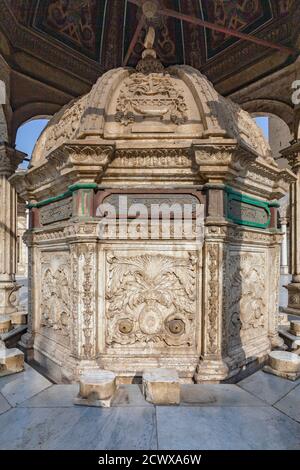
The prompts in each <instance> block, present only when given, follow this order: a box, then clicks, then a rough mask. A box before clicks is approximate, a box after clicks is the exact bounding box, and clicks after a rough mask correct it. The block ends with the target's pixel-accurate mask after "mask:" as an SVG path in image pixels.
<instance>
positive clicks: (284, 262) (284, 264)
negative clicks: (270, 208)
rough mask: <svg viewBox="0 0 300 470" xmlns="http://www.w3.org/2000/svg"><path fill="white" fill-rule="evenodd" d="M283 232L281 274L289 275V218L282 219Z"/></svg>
mask: <svg viewBox="0 0 300 470" xmlns="http://www.w3.org/2000/svg"><path fill="white" fill-rule="evenodd" d="M281 231H282V235H283V236H282V242H281V263H280V272H281V274H283V275H287V274H288V273H289V266H288V240H287V218H282V219H281Z"/></svg>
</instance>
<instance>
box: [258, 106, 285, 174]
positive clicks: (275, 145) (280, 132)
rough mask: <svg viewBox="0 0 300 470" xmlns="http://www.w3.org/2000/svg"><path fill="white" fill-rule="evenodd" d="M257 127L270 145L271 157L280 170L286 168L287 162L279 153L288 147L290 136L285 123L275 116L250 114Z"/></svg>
mask: <svg viewBox="0 0 300 470" xmlns="http://www.w3.org/2000/svg"><path fill="white" fill-rule="evenodd" d="M252 116H253V118H254V119H255V121H256V123H257V125H258V126H259V127H260V128H261V129H262V131H263V133H264V136H265V138H266V139H267V141H268V142H269V144H270V147H271V150H272V153H273V156H274V158H275V160H276V162H277V163H278V165H279V167H280V168H287V167H288V162H287V160H286V159H285V158H282V156H281V154H280V152H281V150H283V149H284V148H286V147H288V146H289V143H290V141H291V139H292V134H291V131H290V129H289V126H288V125H287V124H286V122H285V121H284V120H283V119H281V118H280V117H278V116H276V115H275V114H271V113H268V114H265V113H252Z"/></svg>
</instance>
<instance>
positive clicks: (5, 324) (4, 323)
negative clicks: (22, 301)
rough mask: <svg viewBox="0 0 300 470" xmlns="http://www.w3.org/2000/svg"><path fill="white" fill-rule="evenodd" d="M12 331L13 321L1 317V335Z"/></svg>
mask: <svg viewBox="0 0 300 470" xmlns="http://www.w3.org/2000/svg"><path fill="white" fill-rule="evenodd" d="M11 329H12V324H11V319H10V317H8V316H3V317H0V334H3V333H8V332H9V331H10V330H11Z"/></svg>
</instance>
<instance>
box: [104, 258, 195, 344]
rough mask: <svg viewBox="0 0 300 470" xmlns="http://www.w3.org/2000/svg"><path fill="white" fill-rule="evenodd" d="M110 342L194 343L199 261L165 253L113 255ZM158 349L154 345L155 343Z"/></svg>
mask: <svg viewBox="0 0 300 470" xmlns="http://www.w3.org/2000/svg"><path fill="white" fill-rule="evenodd" d="M107 261H108V265H109V274H108V286H107V291H106V301H107V308H106V320H107V336H106V342H107V344H108V345H113V344H114V343H117V344H126V345H130V344H132V345H133V344H135V343H142V344H144V345H146V344H149V343H152V344H158V346H160V343H163V344H167V345H169V346H182V345H185V346H186V345H188V346H190V345H192V344H193V343H194V331H193V330H194V328H191V326H192V325H193V324H194V321H195V313H196V271H197V259H196V256H195V255H194V254H192V253H189V256H188V257H181V258H177V257H172V256H164V255H160V254H155V255H152V254H151V255H150V254H145V255H141V256H132V257H119V256H115V255H113V254H112V255H109V256H108V257H107ZM152 347H153V346H152Z"/></svg>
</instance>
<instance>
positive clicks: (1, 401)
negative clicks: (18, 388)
mask: <svg viewBox="0 0 300 470" xmlns="http://www.w3.org/2000/svg"><path fill="white" fill-rule="evenodd" d="M10 408H11V406H10V404H9V403H8V401H7V400H6V399H5V398H4V396H3V395H2V394H1V393H0V415H1V414H2V413H5V412H6V411H8V410H9V409H10Z"/></svg>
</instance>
